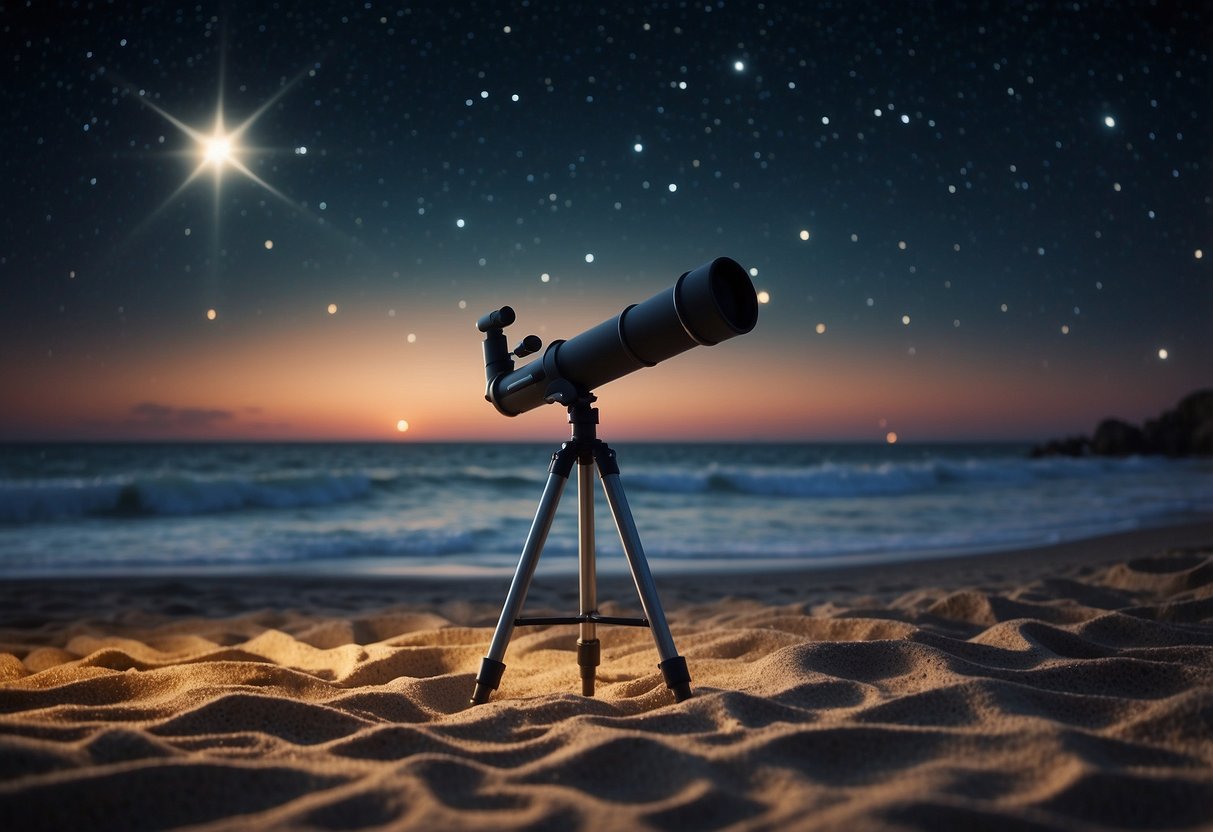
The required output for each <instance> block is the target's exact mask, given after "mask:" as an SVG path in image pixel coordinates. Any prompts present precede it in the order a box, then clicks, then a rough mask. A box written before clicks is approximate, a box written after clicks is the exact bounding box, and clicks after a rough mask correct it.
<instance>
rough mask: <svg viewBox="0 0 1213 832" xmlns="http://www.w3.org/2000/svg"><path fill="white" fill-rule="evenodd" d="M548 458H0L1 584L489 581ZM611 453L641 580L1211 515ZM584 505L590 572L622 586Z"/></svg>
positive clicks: (1023, 477) (518, 450)
mask: <svg viewBox="0 0 1213 832" xmlns="http://www.w3.org/2000/svg"><path fill="white" fill-rule="evenodd" d="M555 447H556V446H555V445H554V444H550V445H529V444H498V445H490V444H406V443H399V444H123V445H66V444H59V445H9V446H0V576H5V577H16V576H86V575H98V576H101V575H170V574H171V575H196V574H233V573H251V572H270V573H273V572H291V573H300V572H307V573H319V574H335V575H336V574H339V575H373V574H439V575H481V574H503V575H508V574H509V573H510V572H511V571H512V569H513V567H514V565H515V563H516V561H517V558H518V555H519V553H520V551H521V548H522V544H523V541H524V540H525V538H526V534H527V530H528V528H529V526H530V522H531V518H532V517H533V516H534V513H535V509H536V506H537V503H538V500H539V496H540V493H541V492H542V490H543V484H544V482H545V480H546V477H547V466H548V463H549V461H550V459H551V455H552V452H553V451H554V450H555ZM613 447H614V448H615V449H616V450H617V451H618V454H619V462H620V467H621V469H622V483H623V486H624V488H625V490H626V492H627V496H628V500H629V502H630V504H631V507H632V512H633V516H634V518H635V521H636V525H637V528H638V529H639V532H640V536H641V539H642V542H643V544H644V549H645V553H646V555H647V557H648V559H649V561H650V563H651V564H652V565H653V568H654V571H655V572H656V571H658V570H659V569H676V570H677V571H680V572H685V571H709V570H720V569H738V570H746V569H759V568H770V567H778V566H789V565H795V566H801V565H810V564H829V565H836V564H840V563H851V562H881V561H890V560H906V559H915V558H922V557H927V556H939V555H946V554H950V553H954V554H962V553H969V552H973V551H977V550H997V549H1000V548H1019V547H1025V546H1037V545H1043V544H1048V543H1053V542H1059V541H1066V540H1075V539H1080V538H1084V537H1089V536H1095V535H1100V534H1104V533H1109V532H1114V531H1119V530H1127V529H1134V528H1142V527H1148V526H1154V525H1165V524H1168V523H1173V522H1182V521H1185V520H1189V519H1207V518H1208V516H1209V513H1210V512H1211V511H1213V467H1211V466H1210V463H1209V462H1208V461H1207V460H1167V459H1160V458H1128V459H1092V458H1084V459H1067V458H1050V459H1039V460H1031V459H1028V458H1027V447H1026V446H1023V445H1005V444H955V445H953V444H948V445H912V444H896V445H867V444H613ZM595 488H596V495H595V506H596V511H597V516H596V520H595V524H596V528H597V536H596V541H597V551H598V568H599V570H600V572H602V573H604V574H606V573H612V572H615V573H622V572H626V568H627V567H626V562H625V560H624V558H623V554H622V550H621V547H620V545H619V542H618V537H617V536H616V534H615V530H614V526H613V523H612V520H611V517H610V514H609V512H608V510H607V507H606V500H605V498H604V497H603V495H602V492H601V486H600V485H599V484H598V483H597V477H595ZM1202 516H1203V517H1202ZM576 517H577V478H576V475H575V474H574V476H573V477H571V478H570V482H569V485H568V487H567V488H566V489H565V492H564V497H563V500H562V502H561V506H560V511H559V513H558V515H557V519H556V522H555V524H554V526H553V528H552V531H551V535H550V537H549V539H548V542H547V545H546V547H545V549H544V552H543V556H542V558H541V561H540V573H541V574H542V573H544V572H551V573H565V572H575V571H576V568H577V519H576Z"/></svg>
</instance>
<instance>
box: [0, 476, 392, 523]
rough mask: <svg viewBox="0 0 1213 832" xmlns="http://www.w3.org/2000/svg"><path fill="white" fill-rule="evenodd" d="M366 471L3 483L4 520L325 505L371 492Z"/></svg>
mask: <svg viewBox="0 0 1213 832" xmlns="http://www.w3.org/2000/svg"><path fill="white" fill-rule="evenodd" d="M373 482H374V481H373V480H372V478H371V477H369V476H367V475H365V474H359V473H354V474H317V473H312V474H301V475H298V476H277V477H253V478H246V477H228V478H200V477H187V476H156V477H148V478H144V479H133V480H126V481H124V480H111V481H106V480H100V481H98V480H60V481H51V482H26V483H2V484H0V522H4V523H31V522H40V521H47V520H69V519H74V518H79V517H88V516H107V515H110V516H121V517H141V516H149V517H154V516H187V515H195V514H215V513H219V512H226V511H239V510H242V509H281V508H302V507H309V506H323V505H330V504H334V503H343V502H348V501H351V500H356V499H359V498H362V497H364V496H366V495H367V494H368V493H370V491H371V488H372V485H373Z"/></svg>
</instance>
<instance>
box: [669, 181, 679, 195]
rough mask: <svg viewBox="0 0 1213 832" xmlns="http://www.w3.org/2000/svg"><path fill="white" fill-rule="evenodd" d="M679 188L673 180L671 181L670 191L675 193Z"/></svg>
mask: <svg viewBox="0 0 1213 832" xmlns="http://www.w3.org/2000/svg"><path fill="white" fill-rule="evenodd" d="M677 190H678V186H677V185H675V184H674V183H673V182H671V183H670V193H674V192H675V191H677Z"/></svg>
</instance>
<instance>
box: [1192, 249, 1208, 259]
mask: <svg viewBox="0 0 1213 832" xmlns="http://www.w3.org/2000/svg"><path fill="white" fill-rule="evenodd" d="M1192 256H1193V257H1195V258H1196V259H1197V260H1200V259H1202V258H1203V257H1204V256H1205V253H1204V251H1203V250H1202V249H1199V248H1198V249H1196V251H1194V252H1192Z"/></svg>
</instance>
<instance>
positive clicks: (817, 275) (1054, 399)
mask: <svg viewBox="0 0 1213 832" xmlns="http://www.w3.org/2000/svg"><path fill="white" fill-rule="evenodd" d="M31 6H32V10H31V9H27V8H12V7H10V8H8V9H6V10H5V13H4V18H3V20H4V22H3V24H2V25H3V29H4V36H5V41H6V43H9V44H12V45H13V46H12V47H10V50H9V55H8V56H7V58H6V63H7V65H8V66H7V71H6V73H5V76H6V77H5V83H4V85H3V91H2V92H0V96H2V98H0V101H2V102H3V126H2V127H0V130H2V131H3V132H2V136H3V139H2V141H3V153H2V154H0V169H2V170H3V178H4V182H5V183H6V184H5V191H6V196H7V197H8V199H7V200H6V202H7V206H8V207H7V208H6V210H5V212H4V214H3V218H2V220H0V280H2V281H3V285H4V287H5V299H6V302H5V303H4V304H3V306H2V311H0V371H2V372H3V373H4V376H5V378H6V379H10V381H9V382H6V386H8V387H9V389H10V391H12V392H11V394H12V395H13V396H14V397H15V399H16V400H17V404H16V406H14V407H11V408H6V410H7V411H8V412H7V413H5V414H3V415H0V438H106V437H109V438H127V437H142V438H147V437H153V438H154V437H163V436H197V437H217V436H246V437H259V438H276V437H282V438H289V437H304V436H308V437H350V438H354V437H357V438H374V437H376V436H383V437H387V436H391V435H395V433H396V432H395V430H394V426H395V424H396V422H397V421H398V419H408V421H409V423H410V428H411V433H410V435H411V436H416V437H417V438H449V437H453V436H465V435H466V436H503V437H512V436H517V437H518V438H523V436H522V435H520V431H519V428H520V427H522V420H519V421H518V422H517V423H511V422H507V421H506V420H502V419H501V417H499V416H497V415H496V414H495V413H493V412H492V410H491V408H488V406H487V405H485V404H484V403H483V402H482V401H481V400H480V393H481V392H482V391H481V390H480V389H479V387H480V385H481V384H482V368H481V367H480V366H479V343H478V336H477V333H476V332H475V330H474V329H473V328H472V322H473V321H474V320H475V318H476V317H478V316H479V315H480V314H482V313H483V312H485V311H487V310H488V309H490V308H494V307H496V306H499V305H501V304H504V303H509V304H511V305H513V306H514V307H515V308H516V309H517V310H518V311H519V318H520V321H519V326H518V328H517V330H518V331H517V335H518V336H521V335H522V334H525V332H524V331H523V330H525V331H528V332H529V331H537V332H539V333H540V334H541V335H542V336H543V337H544V338H545V339H547V338H554V337H568V336H570V335H573V334H576V332H578V331H580V330H581V329H582V328H584V327H585V326H588V325H592V324H593V323H596V322H597V321H599V320H602V319H604V318H606V317H609V316H610V315H613V314H614V313H616V312H617V311H618V310H619V309H620V308H621V307H622V306H623V305H625V304H626V303H630V302H635V301H639V300H642V299H644V298H645V297H647V296H649V295H650V294H652V293H653V292H655V291H657V290H659V289H661V288H663V287H665V286H668V285H669V284H670V283H671V282H672V281H673V279H674V278H676V277H677V276H678V274H679V273H681V272H682V271H684V270H686V269H689V268H692V267H694V266H696V265H698V264H699V263H701V262H704V261H706V260H709V259H711V258H712V257H715V256H718V255H722V254H723V255H728V256H731V257H733V258H735V259H737V260H738V261H740V262H742V263H743V264H744V265H745V266H746V267H747V268H750V269H751V270H752V274H754V283H755V286H756V288H758V289H759V290H760V291H762V292H764V293H766V294H765V295H764V300H766V301H768V302H765V303H764V304H763V305H762V307H761V315H760V322H759V325H758V327H757V328H756V329H755V331H754V332H753V333H752V334H751V335H749V336H747V337H746V338H744V339H738V340H737V341H736V342H735V343H734V342H730V343H729V344H726V345H722V346H720V347H719V348H718V349H717V350H713V351H711V353H712V354H710V355H707V354H706V353H708V352H709V351H707V350H697V351H694V353H693V354H688V357H687V358H686V359H682V358H680V359H677V362H678V364H677V366H676V365H675V364H674V363H673V362H671V364H670V366H669V367H661V368H654V369H653V370H651V371H646V372H645V373H643V374H637V377H636V378H635V379H634V380H627V381H620V382H617V383H616V384H617V386H618V387H619V392H618V394H615V393H614V392H612V393H611V395H610V398H616V396H618V400H619V405H618V407H619V412H620V413H621V415H623V416H624V417H625V420H626V422H627V425H628V427H627V428H626V429H627V430H628V431H629V432H630V433H632V434H634V435H637V436H644V435H653V436H657V435H670V434H673V433H676V431H677V429H678V428H677V425H678V419H677V416H676V410H675V409H674V404H673V403H672V402H670V401H669V399H670V398H672V397H676V398H678V399H679V400H680V401H682V400H684V399H685V397H687V396H697V395H703V394H702V393H701V392H697V391H705V390H708V389H712V390H715V389H719V388H721V387H724V388H727V389H729V390H731V391H732V394H731V395H729V396H728V397H727V401H722V400H721V399H722V397H720V396H715V395H714V396H711V397H710V398H711V399H712V401H713V408H714V410H713V416H712V418H710V419H707V424H706V426H705V427H704V429H703V432H704V433H705V435H712V436H721V437H726V436H737V437H746V438H748V437H753V436H759V437H761V436H772V437H775V436H778V437H804V438H873V437H880V436H883V435H884V432H885V429H886V428H889V429H893V428H898V429H900V430H901V432H902V435H903V436H905V437H906V438H931V439H938V438H974V437H981V436H993V437H1023V438H1033V437H1040V436H1042V435H1047V434H1049V433H1056V432H1066V431H1071V430H1085V429H1089V428H1090V427H1091V426H1092V425H1093V423H1094V420H1096V419H1098V418H1100V417H1102V416H1103V415H1107V414H1110V413H1112V414H1116V415H1120V416H1123V417H1126V418H1133V419H1139V418H1142V417H1144V416H1148V415H1152V414H1154V413H1156V412H1158V411H1159V410H1161V409H1163V408H1164V407H1167V406H1170V405H1171V404H1173V403H1174V402H1175V401H1176V400H1177V399H1178V398H1179V397H1180V396H1181V395H1183V394H1184V393H1186V392H1187V391H1189V390H1190V389H1193V388H1195V387H1198V386H1206V385H1208V384H1209V383H1210V372H1209V369H1208V368H1209V367H1211V366H1213V346H1211V341H1210V338H1209V332H1210V324H1213V284H1211V279H1210V258H1211V257H1213V233H1211V229H1213V198H1211V193H1213V189H1211V179H1210V164H1211V160H1210V148H1211V147H1213V131H1211V130H1210V125H1209V116H1210V113H1209V108H1210V104H1209V102H1210V100H1213V99H1211V95H1210V93H1211V86H1213V85H1211V84H1210V80H1211V72H1213V68H1211V67H1210V65H1209V59H1208V52H1209V50H1208V45H1209V43H1210V42H1213V41H1211V38H1213V31H1211V28H1210V13H1209V11H1208V9H1207V7H1206V6H1205V5H1204V4H1201V3H1161V2H1160V3H1143V2H1134V3H1106V4H1105V3H1089V2H1078V3H1066V4H1054V3H1048V4H1026V5H1017V6H1016V7H1015V9H1014V10H1013V11H1010V12H1008V11H1006V10H1004V9H1003V7H1002V5H1001V4H982V3H959V4H942V3H941V4H931V3H910V4H887V3H853V2H845V3H817V4H776V3H767V4H761V3H706V2H701V3H695V4H687V3H664V4H649V5H643V4H637V5H631V6H620V5H617V4H610V5H603V6H602V8H594V7H585V6H564V5H560V4H554V3H537V2H536V3H514V4H492V3H483V4H471V3H458V2H456V3H450V4H417V5H415V6H412V7H410V6H407V5H399V4H380V3H304V4H282V8H275V7H273V6H270V5H261V4H251V5H250V4H231V5H230V6H229V7H225V6H223V5H221V4H209V3H200V4H196V5H190V6H188V7H180V8H178V7H177V6H175V5H172V4H154V5H152V6H149V7H147V8H144V9H130V8H128V7H127V6H126V5H125V4H106V3H95V4H91V5H86V4H67V3H34V4H31ZM267 103H268V104H269V106H266V105H267ZM262 108H264V109H262ZM220 111H221V112H222V113H223V114H224V115H223V120H224V124H225V126H226V128H227V129H229V130H230V129H232V128H235V127H237V126H238V125H242V124H246V123H247V129H246V130H244V131H243V132H242V133H241V134H240V135H239V137H238V140H237V141H236V142H235V143H234V145H233V147H234V149H235V156H234V158H233V160H232V161H233V162H234V163H236V164H226V165H208V164H206V163H204V162H203V161H202V156H201V153H202V151H203V145H202V144H201V143H200V142H199V141H198V140H197V139H198V138H200V137H205V136H209V135H210V134H211V133H212V132H213V128H214V126H215V121H216V114H217V112H220ZM166 116H171V117H172V118H171V119H170V118H167V117H166ZM174 119H175V120H176V121H177V122H178V124H177V125H175V124H174V122H173V120H174ZM250 119H251V121H250ZM183 127H188V128H190V129H191V130H193V131H196V133H195V134H194V135H191V133H190V132H189V131H187V130H184V129H182V128H183ZM194 173H196V174H197V176H196V177H195V178H194V179H193V180H192V181H188V183H187V180H189V178H190V177H191V174H194ZM183 184H185V187H182V185H183ZM805 232H807V234H806V233H805ZM806 236H807V239H805V237H806ZM591 255H592V262H589V257H590V256H591ZM330 304H331V305H332V306H330ZM330 310H332V311H330ZM819 330H821V331H819ZM1163 351H1165V352H1163ZM699 352H703V353H705V355H703V356H699V355H697V353H699ZM1163 356H1165V357H1163ZM679 367H681V368H682V369H681V371H680V370H679ZM641 376H644V378H641ZM650 376H651V378H649V377H650ZM317 388H323V390H322V391H319V390H318V389H317ZM625 388H626V389H625ZM608 389H611V390H612V391H613V390H614V387H612V388H608ZM670 390H675V391H677V396H673V395H672V394H667V391H670ZM603 396H604V401H605V399H606V398H607V396H606V394H605V393H604V394H603ZM6 398H8V396H6ZM151 412H155V413H157V414H160V415H159V416H158V418H157V419H155V420H149V419H147V418H146V414H147V413H151ZM199 414H203V415H202V416H201V417H199ZM206 414H211V416H210V417H207V416H206ZM536 418H542V419H543V421H542V423H541V424H539V423H536V424H534V425H532V424H530V423H529V422H528V424H527V425H526V426H525V427H522V431H521V432H522V433H526V432H527V431H532V430H533V431H534V432H535V433H536V434H542V435H550V431H551V429H552V427H551V426H552V424H553V423H554V422H562V414H561V415H560V418H553V417H551V416H549V417H536ZM522 419H527V420H529V419H531V417H522Z"/></svg>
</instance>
